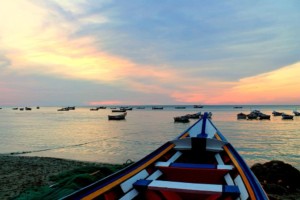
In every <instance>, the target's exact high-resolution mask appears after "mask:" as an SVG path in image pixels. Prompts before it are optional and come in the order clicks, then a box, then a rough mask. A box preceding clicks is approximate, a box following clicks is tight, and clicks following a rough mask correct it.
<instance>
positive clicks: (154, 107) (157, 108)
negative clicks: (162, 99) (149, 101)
mask: <svg viewBox="0 0 300 200" xmlns="http://www.w3.org/2000/svg"><path fill="white" fill-rule="evenodd" d="M163 109H164V107H162V106H161V107H158V106H153V107H152V110H163Z"/></svg>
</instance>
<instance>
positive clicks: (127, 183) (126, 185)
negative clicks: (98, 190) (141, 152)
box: [120, 169, 149, 193]
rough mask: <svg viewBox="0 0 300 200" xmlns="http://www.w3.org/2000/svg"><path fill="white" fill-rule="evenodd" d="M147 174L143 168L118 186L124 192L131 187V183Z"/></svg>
mask: <svg viewBox="0 0 300 200" xmlns="http://www.w3.org/2000/svg"><path fill="white" fill-rule="evenodd" d="M147 176H149V173H148V172H147V171H146V170H145V169H144V170H142V171H141V172H139V173H137V174H136V175H134V176H133V177H131V178H130V179H128V180H126V181H124V182H123V183H122V184H121V185H120V186H121V188H122V190H123V192H124V193H126V192H128V191H129V190H130V189H131V188H132V187H133V185H132V184H133V183H134V182H136V181H137V180H139V179H144V178H146V177H147Z"/></svg>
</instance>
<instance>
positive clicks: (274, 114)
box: [272, 110, 282, 116]
mask: <svg viewBox="0 0 300 200" xmlns="http://www.w3.org/2000/svg"><path fill="white" fill-rule="evenodd" d="M272 114H273V116H281V115H282V112H277V111H275V110H274V111H273V112H272Z"/></svg>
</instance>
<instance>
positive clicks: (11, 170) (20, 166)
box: [0, 154, 300, 200]
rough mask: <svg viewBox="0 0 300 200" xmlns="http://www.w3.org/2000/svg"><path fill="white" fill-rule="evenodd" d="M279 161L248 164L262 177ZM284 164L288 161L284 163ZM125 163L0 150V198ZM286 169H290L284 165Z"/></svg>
mask: <svg viewBox="0 0 300 200" xmlns="http://www.w3.org/2000/svg"><path fill="white" fill-rule="evenodd" d="M268 163H269V164H268ZM282 163H283V162H281V161H270V162H267V163H265V164H259V163H257V164H255V165H253V166H252V167H251V168H252V170H253V167H256V170H254V171H253V172H254V173H255V174H256V176H257V178H259V179H261V177H260V176H262V175H258V174H257V173H256V172H255V171H257V172H260V173H261V172H262V169H264V170H265V169H266V167H265V165H266V164H268V165H269V166H270V165H271V166H275V167H276V168H278V165H281V164H282ZM283 164H284V165H288V164H285V163H283ZM126 165H127V164H123V165H122V164H109V163H100V162H86V161H77V160H69V159H61V158H51V157H37V156H33V157H31V156H22V155H5V154H0V199H3V200H5V199H18V197H19V198H21V199H24V197H25V198H26V199H31V198H30V195H31V194H30V193H32V190H34V191H35V192H36V193H39V192H40V191H39V190H42V189H44V188H48V189H51V188H54V187H55V186H57V187H56V188H60V187H61V185H60V183H61V182H62V181H61V180H59V179H58V178H57V177H60V178H61V177H64V178H65V176H66V174H68V173H69V174H71V175H72V176H73V177H71V176H69V177H68V178H69V180H70V178H72V181H74V182H76V178H74V177H75V176H77V175H78V177H81V178H82V176H83V175H86V174H87V175H92V176H93V178H94V179H96V180H99V179H101V178H103V177H105V176H108V175H109V174H111V173H113V172H115V171H117V170H120V169H122V168H124V167H125V166H126ZM285 167H286V166H285ZM291 167H292V166H291ZM78 169H79V170H78ZM268 169H269V170H270V171H269V173H271V175H272V177H274V176H279V175H281V172H277V171H274V170H273V171H272V169H271V168H270V167H268ZM282 169H283V168H282ZM282 169H281V171H282ZM76 170H77V171H76ZM72 171H73V172H72ZM285 171H290V170H289V169H288V170H286V169H285ZM297 171H298V170H297ZM99 172H100V173H99ZM72 173H73V174H72ZM297 173H298V175H299V174H300V172H299V171H298V172H297ZM62 174H63V175H62ZM95 174H96V176H95ZM99 174H100V175H99ZM262 174H265V172H263V173H262ZM53 177H54V178H53ZM88 179H90V177H88ZM265 179H266V177H263V180H260V181H261V182H262V184H263V185H264V187H265V189H267V190H269V191H271V190H270V188H268V187H270V184H268V185H267V184H265V181H266V180H265ZM69 180H68V181H69ZM91 181H95V180H91ZM280 181H281V182H282V177H281V178H280ZM268 182H269V181H268ZM271 186H272V187H274V183H272V184H271ZM78 187H79V188H80V187H82V186H80V185H79V186H78ZM277 187H278V186H277ZM280 187H281V189H284V188H282V184H281V186H280ZM297 187H298V186H297ZM271 189H272V188H271ZM76 190H77V189H76ZM276 190H277V191H276V192H278V188H276ZM266 192H267V191H266ZM33 193H34V192H33ZM46 194H47V193H46ZM26 195H29V196H26ZM268 195H269V197H270V199H291V200H292V199H298V198H299V197H300V188H298V189H297V188H296V193H294V194H290V193H286V192H285V193H282V194H279V195H278V194H272V193H271V194H269V193H268Z"/></svg>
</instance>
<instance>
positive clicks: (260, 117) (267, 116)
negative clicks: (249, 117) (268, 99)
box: [258, 113, 271, 120]
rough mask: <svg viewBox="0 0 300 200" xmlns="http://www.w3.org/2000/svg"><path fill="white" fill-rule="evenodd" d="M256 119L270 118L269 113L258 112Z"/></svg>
mask: <svg viewBox="0 0 300 200" xmlns="http://www.w3.org/2000/svg"><path fill="white" fill-rule="evenodd" d="M258 119H260V120H264V119H271V115H267V114H264V113H260V114H259V115H258Z"/></svg>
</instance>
